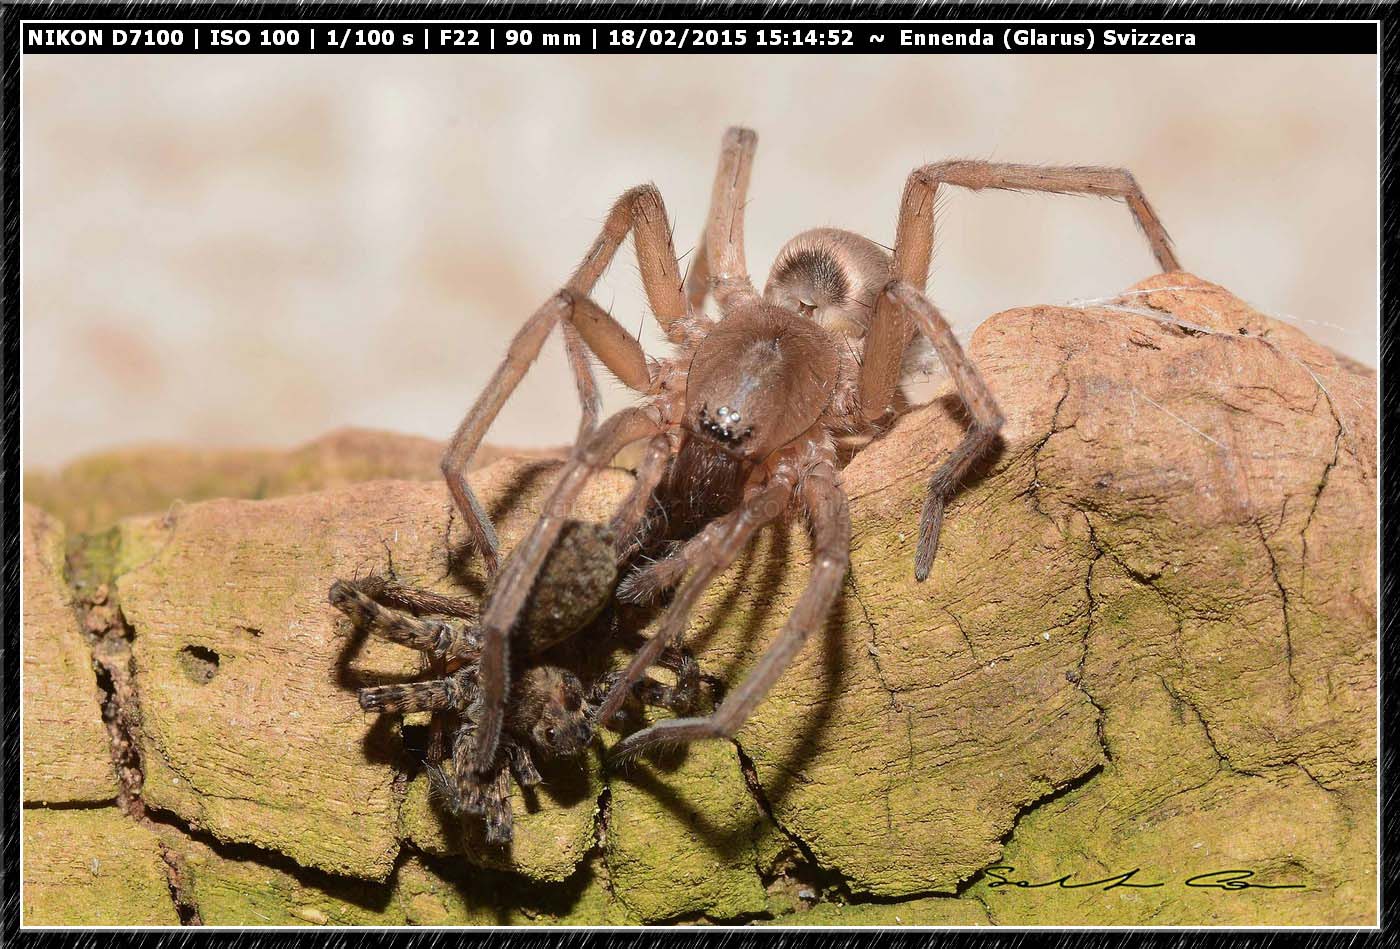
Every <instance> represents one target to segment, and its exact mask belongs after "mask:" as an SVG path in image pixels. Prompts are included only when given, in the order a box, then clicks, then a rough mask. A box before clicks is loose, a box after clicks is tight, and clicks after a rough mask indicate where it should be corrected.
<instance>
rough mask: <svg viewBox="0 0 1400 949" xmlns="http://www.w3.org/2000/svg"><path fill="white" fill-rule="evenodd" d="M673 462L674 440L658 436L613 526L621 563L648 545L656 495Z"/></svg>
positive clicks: (611, 526)
mask: <svg viewBox="0 0 1400 949" xmlns="http://www.w3.org/2000/svg"><path fill="white" fill-rule="evenodd" d="M670 460H671V439H670V438H668V437H667V436H666V435H664V434H662V435H657V436H656V437H655V438H653V439H652V440H651V441H650V442H648V443H647V449H646V453H645V454H644V455H643V456H642V460H641V463H640V464H638V466H637V476H636V480H635V481H633V483H632V488H631V490H630V491H629V492H628V493H627V497H626V498H625V499H624V500H623V502H622V505H621V506H620V507H619V508H618V509H617V511H616V513H614V514H613V517H612V522H611V523H610V524H609V527H610V528H611V529H612V530H613V532H614V533H615V534H616V535H617V547H616V551H617V561H618V563H625V562H626V561H628V560H630V559H631V558H632V555H633V554H635V553H636V552H637V551H638V550H640V549H641V548H642V547H643V545H645V543H646V535H647V532H648V525H647V522H646V521H647V513H648V510H649V508H650V506H651V499H652V495H653V494H654V493H655V492H656V486H657V485H658V484H660V483H661V478H662V477H663V476H664V475H665V474H666V464H667V462H669V461H670Z"/></svg>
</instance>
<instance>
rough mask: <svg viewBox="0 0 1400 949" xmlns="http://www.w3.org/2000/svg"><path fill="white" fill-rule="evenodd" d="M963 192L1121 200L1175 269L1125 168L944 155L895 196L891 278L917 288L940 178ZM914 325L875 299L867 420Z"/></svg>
mask: <svg viewBox="0 0 1400 949" xmlns="http://www.w3.org/2000/svg"><path fill="white" fill-rule="evenodd" d="M944 184H947V185H955V186H957V187H959V188H966V189H968V190H969V191H981V190H983V189H984V188H994V189H1000V190H1004V191H1037V192H1051V193H1054V194H1086V195H1098V196H1102V197H1111V198H1118V199H1121V200H1123V201H1124V202H1125V203H1126V204H1127V205H1128V209H1129V210H1130V211H1131V212H1132V214H1133V220H1134V221H1136V222H1137V225H1138V227H1139V229H1141V231H1142V233H1143V235H1144V236H1145V237H1146V238H1147V243H1148V244H1149V245H1150V246H1151V248H1152V254H1153V256H1154V257H1155V258H1156V259H1157V265H1158V266H1159V267H1161V268H1162V270H1163V271H1164V272H1169V271H1173V270H1180V269H1181V265H1180V264H1179V263H1178V262H1177V259H1176V254H1175V253H1174V252H1173V250H1172V246H1171V239H1170V238H1169V237H1168V236H1167V231H1166V229H1165V228H1164V227H1163V226H1162V222H1161V219H1160V218H1158V217H1157V212H1156V211H1155V210H1153V208H1152V205H1151V204H1149V203H1148V201H1147V197H1146V195H1144V194H1143V192H1142V188H1141V187H1139V186H1138V183H1137V181H1136V179H1134V178H1133V176H1132V174H1131V173H1129V172H1128V171H1127V170H1126V169H1123V168H1102V167H1096V166H1085V165H1076V166H1067V167H1056V166H1051V165H1013V164H1007V163H1004V162H992V161H975V160H963V161H945V162H939V163H937V164H933V165H925V166H923V167H921V168H917V169H915V170H914V172H913V173H912V174H910V175H909V179H908V181H907V182H906V183H905V185H904V195H903V197H902V198H901V199H900V207H899V225H898V228H897V230H896V232H895V245H894V277H895V278H896V279H898V280H903V281H904V282H906V283H908V284H909V285H911V286H912V287H913V288H914V289H916V290H919V291H921V292H922V291H923V290H924V287H925V285H926V284H927V283H928V272H929V265H930V263H931V261H932V258H933V241H934V210H935V204H936V203H937V198H938V188H939V186H940V185H944ZM913 334H914V326H913V325H912V323H910V322H909V320H908V319H907V318H905V317H903V316H902V315H901V314H900V313H898V312H896V309H895V308H894V307H893V306H891V304H890V302H889V301H888V300H887V301H885V302H883V303H877V304H876V307H875V315H874V318H873V319H872V321H871V324H870V332H869V335H868V336H867V339H866V344H865V353H866V356H865V363H864V365H863V366H862V367H861V377H860V388H861V407H862V410H863V412H864V414H865V417H866V419H868V420H874V419H877V418H879V417H880V416H882V415H884V414H885V412H887V411H888V410H889V408H890V406H891V404H892V402H893V399H894V394H895V390H896V388H897V387H898V385H899V370H900V365H901V362H902V360H903V356H904V349H905V347H906V346H907V345H908V344H909V340H910V339H911V338H912V337H913Z"/></svg>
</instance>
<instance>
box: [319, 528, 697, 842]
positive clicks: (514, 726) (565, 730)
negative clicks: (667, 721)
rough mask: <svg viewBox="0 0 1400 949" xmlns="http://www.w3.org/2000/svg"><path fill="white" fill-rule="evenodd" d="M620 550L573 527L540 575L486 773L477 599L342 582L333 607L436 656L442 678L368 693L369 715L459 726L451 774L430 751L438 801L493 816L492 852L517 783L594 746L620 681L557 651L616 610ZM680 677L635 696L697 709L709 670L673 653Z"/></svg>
mask: <svg viewBox="0 0 1400 949" xmlns="http://www.w3.org/2000/svg"><path fill="white" fill-rule="evenodd" d="M614 546H615V543H614V538H613V533H612V531H611V530H609V529H608V528H606V527H604V526H602V525H597V524H589V523H585V522H578V521H573V522H570V523H569V524H567V525H565V527H564V529H563V530H562V531H561V532H560V538H559V541H558V543H557V544H556V545H555V547H554V549H553V550H552V551H551V552H550V555H549V557H548V558H547V559H546V560H545V564H544V567H543V569H542V570H541V571H540V578H539V588H538V589H537V590H536V591H535V595H534V596H533V597H532V598H531V601H530V604H529V606H528V608H527V609H526V610H525V612H524V615H523V616H522V617H521V622H520V624H519V625H518V626H517V627H516V629H517V633H516V635H515V637H514V638H515V643H514V646H515V648H516V650H517V652H518V655H519V656H520V659H521V666H520V668H519V669H518V670H517V672H516V674H515V676H514V678H513V681H512V684H511V707H510V711H509V714H508V715H507V716H506V719H505V723H504V729H503V731H504V734H503V736H502V739H501V741H500V743H499V745H498V747H497V749H496V751H495V753H494V755H495V756H494V758H493V760H492V761H490V762H488V763H487V764H486V765H485V766H484V767H483V766H479V765H478V764H477V762H476V761H475V759H473V757H472V755H473V754H474V751H475V743H474V741H473V736H474V734H475V731H476V722H477V719H478V718H479V716H480V708H481V690H480V688H479V684H478V680H479V668H478V667H479V663H480V659H481V646H482V636H481V631H480V628H479V627H478V626H477V625H476V624H475V623H474V622H472V620H471V617H472V616H474V614H475V612H476V610H475V609H474V607H473V605H472V604H471V603H470V602H469V601H464V600H461V599H458V598H456V597H450V596H443V595H441V594H437V593H433V592H431V591H426V590H420V589H416V588H413V587H408V586H403V585H400V584H397V583H392V582H389V581H386V580H385V579H384V578H383V577H377V576H375V577H368V578H365V579H361V580H356V581H345V580H338V581H336V583H334V584H333V585H332V586H331V589H330V602H331V605H333V606H334V607H335V608H336V609H338V610H340V611H341V612H342V613H344V614H345V615H346V616H348V617H349V618H350V619H351V620H352V621H353V622H355V623H356V624H357V625H358V626H359V627H360V628H362V629H364V630H365V631H367V632H369V633H371V634H372V635H375V636H378V637H380V638H382V639H387V640H389V641H391V642H396V643H399V644H401V645H404V646H409V647H411V648H413V649H417V650H419V651H421V652H423V653H425V654H426V655H427V656H428V658H429V660H430V661H431V662H433V663H435V664H437V668H438V670H439V671H441V672H442V673H444V674H443V675H441V676H440V677H436V678H431V679H427V680H424V681H418V682H408V683H403V684H396V685H381V686H371V687H367V688H363V689H361V690H360V693H359V700H360V707H361V708H362V709H364V710H365V711H367V712H382V713H386V714H409V713H413V712H432V713H434V716H435V717H436V716H439V715H443V714H450V715H452V716H453V717H454V721H453V723H452V727H451V728H450V732H451V734H450V737H449V742H450V752H451V757H452V770H451V772H449V771H448V770H447V769H446V768H444V767H443V766H442V764H441V762H440V761H439V760H435V759H436V757H437V756H436V755H432V754H430V756H429V760H428V762H427V771H428V775H429V778H430V779H431V781H432V787H433V791H434V793H435V795H436V797H437V798H438V799H439V800H440V801H441V802H443V804H444V805H445V806H446V808H447V810H448V811H449V812H450V813H452V814H454V815H457V816H461V815H474V816H478V817H481V818H483V819H484V822H485V831H486V832H485V837H486V841H487V843H490V844H507V843H509V842H510V840H511V838H512V836H513V824H514V819H513V815H512V813H511V805H510V783H509V782H510V779H511V778H512V777H513V778H514V779H515V781H516V782H517V783H518V784H519V785H520V786H521V787H526V788H528V787H534V786H535V785H537V784H539V783H540V781H541V780H542V779H541V776H540V772H539V770H538V768H537V767H536V765H535V758H536V756H540V757H543V758H573V757H576V756H578V755H580V754H581V753H583V751H584V750H585V749H586V748H587V747H588V745H589V743H590V741H591V740H592V738H593V728H594V722H595V721H596V720H597V717H598V707H599V705H600V703H601V701H602V699H603V697H604V696H605V695H606V694H607V692H608V691H609V688H610V686H611V684H612V682H613V681H614V678H615V677H608V676H604V677H601V678H599V679H598V680H597V681H596V682H595V683H594V684H593V685H592V686H591V687H589V686H585V684H584V681H583V680H582V679H581V678H580V677H579V675H578V674H577V673H576V672H575V671H574V670H573V669H570V668H566V667H564V666H562V665H559V664H557V663H558V661H559V660H561V659H565V658H567V657H564V656H558V655H556V653H557V652H558V650H555V649H554V647H555V646H557V645H558V644H559V643H561V642H562V641H564V640H566V639H567V638H569V637H570V636H572V635H573V634H574V633H575V632H577V631H578V630H580V629H582V628H584V627H585V626H587V625H588V624H589V623H590V621H591V620H592V619H593V618H594V617H595V616H597V614H598V613H599V612H600V611H601V610H602V609H603V607H604V606H605V605H606V604H607V603H608V601H609V600H610V598H611V596H612V592H613V587H614V585H615V584H616V581H617V566H616V562H615V558H614V555H613V549H614ZM663 661H664V663H665V664H666V665H668V666H669V667H670V668H671V669H672V670H673V671H674V672H675V675H676V683H675V685H673V686H668V685H665V684H663V683H660V682H657V681H655V680H653V679H651V678H645V679H643V680H642V681H640V682H639V683H638V684H637V686H636V687H635V688H634V689H633V694H634V695H636V697H637V698H638V699H640V700H641V701H642V702H644V703H645V704H648V705H657V706H660V707H664V708H668V709H671V710H672V711H676V712H685V711H688V710H689V709H690V708H692V707H693V705H694V702H695V699H696V693H697V692H698V687H699V667H698V666H697V665H696V664H695V661H694V659H692V658H690V657H689V656H686V655H683V654H677V653H674V652H673V653H671V654H669V655H668V656H667V657H665V659H664V660H663Z"/></svg>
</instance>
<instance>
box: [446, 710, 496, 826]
mask: <svg viewBox="0 0 1400 949" xmlns="http://www.w3.org/2000/svg"><path fill="white" fill-rule="evenodd" d="M475 736H476V728H475V726H473V725H472V724H471V723H470V722H463V723H462V726H461V727H460V728H458V729H457V734H456V735H455V736H454V737H453V740H452V780H451V781H450V782H447V781H445V782H444V783H446V784H447V785H448V787H449V788H450V791H449V793H447V794H446V795H445V797H446V798H447V801H448V804H449V807H450V809H451V811H452V813H454V814H475V815H477V816H480V815H482V814H484V813H485V812H486V803H485V798H484V796H483V784H484V783H485V782H486V781H488V780H490V777H489V774H487V772H489V771H490V765H491V764H493V763H495V764H499V762H488V763H487V766H486V767H484V768H478V767H477V762H476V758H475V755H476V741H475Z"/></svg>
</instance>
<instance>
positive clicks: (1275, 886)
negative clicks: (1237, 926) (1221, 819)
mask: <svg viewBox="0 0 1400 949" xmlns="http://www.w3.org/2000/svg"><path fill="white" fill-rule="evenodd" d="M1015 870H1016V868H1015V867H1011V866H995V867H988V868H987V870H986V874H987V876H989V877H991V882H990V883H988V884H987V887H988V888H989V889H993V890H995V889H998V888H1000V887H1003V886H1014V887H1017V888H1018V889H1022V890H1036V889H1040V888H1041V887H1046V886H1055V887H1059V888H1060V889H1062V890H1083V889H1089V888H1090V887H1098V888H1100V889H1102V890H1114V889H1117V888H1118V887H1127V888H1129V889H1135V890H1151V889H1156V888H1157V887H1161V886H1166V885H1167V884H1166V883H1139V882H1136V881H1134V879H1133V878H1134V877H1136V876H1137V875H1138V874H1139V873H1141V872H1142V867H1134V868H1133V869H1131V870H1128V871H1126V872H1124V873H1118V874H1115V875H1113V876H1107V877H1104V878H1103V879H1101V880H1086V881H1084V882H1082V883H1071V882H1070V881H1071V880H1072V879H1073V878H1074V874H1073V873H1066V874H1065V875H1064V876H1062V877H1058V878H1056V879H1054V880H1045V881H1043V882H1040V883H1032V882H1031V881H1029V880H1016V879H1012V877H1011V874H1012V873H1013V872H1014V871H1015ZM1181 885H1182V886H1189V887H1192V888H1194V889H1202V890H1301V889H1304V886H1303V884H1301V883H1260V882H1257V881H1256V880H1255V879H1254V871H1253V870H1213V871H1211V872H1210V873H1198V874H1196V875H1195V876H1193V877H1188V878H1187V879H1185V880H1183V881H1181Z"/></svg>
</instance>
